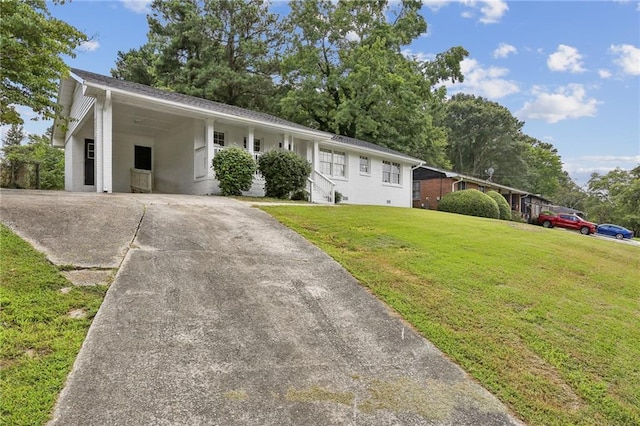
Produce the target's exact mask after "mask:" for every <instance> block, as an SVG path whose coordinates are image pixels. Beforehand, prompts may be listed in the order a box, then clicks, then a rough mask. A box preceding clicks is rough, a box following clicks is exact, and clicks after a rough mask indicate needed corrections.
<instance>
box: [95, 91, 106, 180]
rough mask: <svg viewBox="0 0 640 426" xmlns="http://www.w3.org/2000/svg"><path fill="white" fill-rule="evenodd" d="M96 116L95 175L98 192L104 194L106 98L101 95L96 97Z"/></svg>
mask: <svg viewBox="0 0 640 426" xmlns="http://www.w3.org/2000/svg"><path fill="white" fill-rule="evenodd" d="M94 108H95V109H94V114H93V119H94V123H93V124H94V125H93V128H94V133H95V137H94V144H95V145H94V151H93V153H94V161H95V172H94V173H95V175H96V181H95V184H96V192H102V186H103V180H102V178H103V175H102V170H103V164H102V141H103V137H104V136H103V134H102V126H103V123H102V119H103V116H102V110H103V109H104V98H103V97H102V96H101V95H98V96H96V102H95V104H94Z"/></svg>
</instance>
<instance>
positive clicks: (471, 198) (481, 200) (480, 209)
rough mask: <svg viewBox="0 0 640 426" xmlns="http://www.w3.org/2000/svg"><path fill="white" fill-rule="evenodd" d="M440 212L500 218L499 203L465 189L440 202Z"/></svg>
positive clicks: (480, 193) (485, 195)
mask: <svg viewBox="0 0 640 426" xmlns="http://www.w3.org/2000/svg"><path fill="white" fill-rule="evenodd" d="M438 210H440V211H443V212H449V213H458V214H465V215H469V216H480V217H490V218H492V219H499V218H500V208H499V207H498V203H496V201H495V200H494V199H493V198H491V197H489V196H488V195H487V194H485V193H483V192H480V191H478V190H477V189H465V190H462V191H455V192H451V193H449V194H447V195H445V196H444V197H442V199H441V200H440V204H439V205H438Z"/></svg>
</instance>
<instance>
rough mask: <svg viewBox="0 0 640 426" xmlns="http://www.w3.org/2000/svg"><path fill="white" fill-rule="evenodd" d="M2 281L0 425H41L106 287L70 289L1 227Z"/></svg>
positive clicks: (50, 267) (52, 268) (40, 257)
mask: <svg viewBox="0 0 640 426" xmlns="http://www.w3.org/2000/svg"><path fill="white" fill-rule="evenodd" d="M0 282H1V283H2V285H1V286H0V308H1V309H0V373H1V376H0V424H6V425H41V424H45V423H46V421H47V420H48V419H49V415H50V414H51V411H52V409H53V406H54V404H55V401H56V398H57V396H58V393H59V392H60V391H61V390H62V387H63V385H64V382H65V380H66V378H67V375H68V374H69V371H71V367H72V365H73V362H74V360H75V358H76V355H77V354H78V351H79V350H80V346H81V345H82V342H83V340H84V338H85V336H86V334H87V330H88V329H89V325H90V324H91V320H92V319H93V317H94V315H95V314H96V312H97V311H98V308H99V307H100V303H101V302H102V299H103V297H104V293H105V291H106V287H74V286H73V285H71V283H69V282H68V281H67V280H66V279H65V278H64V277H63V276H62V275H60V273H59V272H58V270H57V269H56V268H55V266H53V265H52V264H51V263H50V262H49V261H48V260H47V259H46V258H45V257H44V256H43V255H42V254H41V253H38V252H37V251H35V250H34V249H33V248H32V247H31V246H30V245H29V244H27V243H26V242H24V241H23V240H21V239H20V238H19V237H17V236H16V235H15V234H13V233H12V232H11V231H10V230H9V229H8V228H6V227H5V226H4V225H0ZM63 289H64V291H62V290H63Z"/></svg>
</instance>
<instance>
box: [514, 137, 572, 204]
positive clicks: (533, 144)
mask: <svg viewBox="0 0 640 426" xmlns="http://www.w3.org/2000/svg"><path fill="white" fill-rule="evenodd" d="M523 140H524V141H525V143H526V144H527V151H526V153H525V159H526V164H527V182H526V183H527V184H526V185H525V186H524V187H523V189H526V190H528V191H531V192H533V193H534V194H542V195H544V196H545V197H553V196H554V195H555V194H556V192H557V191H558V189H559V188H560V182H561V180H562V177H563V174H564V172H563V170H562V160H561V158H560V155H558V150H557V149H555V148H554V147H553V145H551V144H550V143H546V142H541V141H539V140H537V139H535V138H532V137H531V136H527V135H523Z"/></svg>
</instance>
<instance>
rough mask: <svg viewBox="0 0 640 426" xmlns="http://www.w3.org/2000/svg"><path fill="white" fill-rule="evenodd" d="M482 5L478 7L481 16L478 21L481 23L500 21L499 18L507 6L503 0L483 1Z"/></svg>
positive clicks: (505, 11)
mask: <svg viewBox="0 0 640 426" xmlns="http://www.w3.org/2000/svg"><path fill="white" fill-rule="evenodd" d="M482 3H483V6H482V7H481V8H480V11H481V12H482V18H480V22H482V23H483V24H495V23H496V22H499V21H500V18H502V16H503V15H504V14H505V13H507V10H509V6H507V3H506V2H505V1H503V0H489V1H483V2H482Z"/></svg>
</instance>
